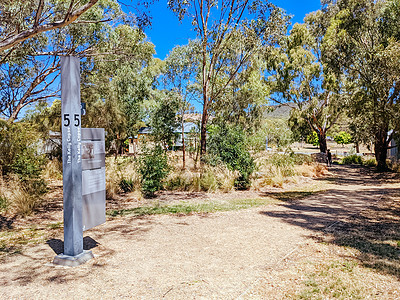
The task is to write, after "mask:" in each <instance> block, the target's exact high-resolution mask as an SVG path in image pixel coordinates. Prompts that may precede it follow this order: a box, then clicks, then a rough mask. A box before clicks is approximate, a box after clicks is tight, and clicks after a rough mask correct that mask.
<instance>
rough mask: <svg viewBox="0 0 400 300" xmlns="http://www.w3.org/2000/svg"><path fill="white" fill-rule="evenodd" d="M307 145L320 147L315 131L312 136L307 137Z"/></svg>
mask: <svg viewBox="0 0 400 300" xmlns="http://www.w3.org/2000/svg"><path fill="white" fill-rule="evenodd" d="M306 143H307V144H311V145H313V146H318V145H319V140H318V135H317V133H316V132H315V131H313V133H312V134H309V135H307V138H306Z"/></svg>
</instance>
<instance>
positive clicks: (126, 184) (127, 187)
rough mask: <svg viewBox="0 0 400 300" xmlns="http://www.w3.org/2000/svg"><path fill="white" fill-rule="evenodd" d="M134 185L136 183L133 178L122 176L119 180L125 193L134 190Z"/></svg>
mask: <svg viewBox="0 0 400 300" xmlns="http://www.w3.org/2000/svg"><path fill="white" fill-rule="evenodd" d="M133 186H134V184H133V180H132V179H126V178H122V179H121V181H120V182H119V187H120V189H121V190H122V191H123V192H124V193H129V192H132V191H133Z"/></svg>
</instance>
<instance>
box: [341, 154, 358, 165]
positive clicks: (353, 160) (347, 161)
mask: <svg viewBox="0 0 400 300" xmlns="http://www.w3.org/2000/svg"><path fill="white" fill-rule="evenodd" d="M342 164H344V165H353V164H354V165H362V164H363V160H362V157H361V156H359V155H356V154H354V155H349V156H346V157H344V158H343V159H342Z"/></svg>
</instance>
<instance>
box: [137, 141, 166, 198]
mask: <svg viewBox="0 0 400 300" xmlns="http://www.w3.org/2000/svg"><path fill="white" fill-rule="evenodd" d="M169 169H170V168H169V166H168V158H167V155H166V153H165V151H163V149H162V147H161V146H159V145H156V146H155V147H153V148H146V149H145V151H144V153H143V154H142V156H141V157H140V158H139V168H138V171H139V174H140V175H141V176H142V180H141V182H142V191H143V193H144V195H145V196H146V197H153V196H154V193H155V192H156V191H159V190H160V189H162V187H163V179H165V177H166V176H167V175H168V173H169Z"/></svg>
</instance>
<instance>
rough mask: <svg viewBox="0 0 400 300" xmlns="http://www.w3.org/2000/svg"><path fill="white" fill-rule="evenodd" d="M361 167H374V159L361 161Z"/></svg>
mask: <svg viewBox="0 0 400 300" xmlns="http://www.w3.org/2000/svg"><path fill="white" fill-rule="evenodd" d="M363 165H364V166H367V167H376V159H375V158H370V159H366V160H364V161H363Z"/></svg>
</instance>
